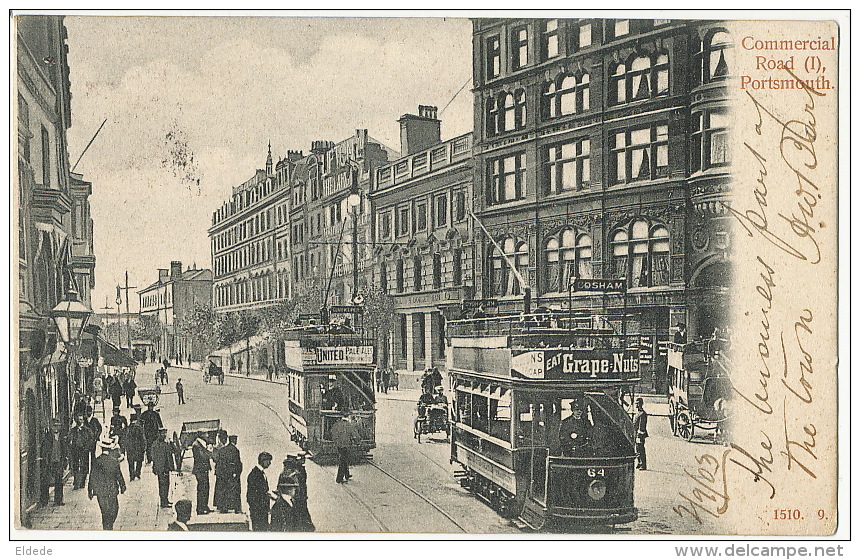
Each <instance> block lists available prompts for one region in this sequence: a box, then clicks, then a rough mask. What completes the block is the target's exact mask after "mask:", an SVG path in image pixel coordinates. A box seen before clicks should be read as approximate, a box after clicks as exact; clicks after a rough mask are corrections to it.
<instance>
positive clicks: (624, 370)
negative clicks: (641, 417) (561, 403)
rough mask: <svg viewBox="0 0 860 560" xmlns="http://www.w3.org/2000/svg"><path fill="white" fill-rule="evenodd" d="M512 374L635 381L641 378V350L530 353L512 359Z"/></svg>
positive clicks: (542, 351)
mask: <svg viewBox="0 0 860 560" xmlns="http://www.w3.org/2000/svg"><path fill="white" fill-rule="evenodd" d="M511 373H512V375H514V376H515V377H525V378H528V379H559V380H583V381H588V380H596V379H635V378H637V377H639V351H638V350H637V349H635V348H630V349H626V350H575V349H574V350H529V351H526V352H522V353H519V354H513V355H512V356H511Z"/></svg>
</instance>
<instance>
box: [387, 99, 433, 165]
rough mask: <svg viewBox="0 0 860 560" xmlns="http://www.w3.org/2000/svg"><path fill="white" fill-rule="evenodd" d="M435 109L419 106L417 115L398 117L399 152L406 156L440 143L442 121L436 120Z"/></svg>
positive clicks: (429, 106) (428, 106)
mask: <svg viewBox="0 0 860 560" xmlns="http://www.w3.org/2000/svg"><path fill="white" fill-rule="evenodd" d="M436 112H437V109H436V107H433V106H432V105H419V106H418V114H417V115H410V114H406V115H403V116H402V117H400V119H398V121H397V122H399V123H400V151H401V155H404V156H408V155H411V154H414V153H416V152H420V151H422V150H426V149H427V148H429V147H430V146H433V145H435V144H438V143H439V142H441V141H442V121H440V120H439V119H437V118H436Z"/></svg>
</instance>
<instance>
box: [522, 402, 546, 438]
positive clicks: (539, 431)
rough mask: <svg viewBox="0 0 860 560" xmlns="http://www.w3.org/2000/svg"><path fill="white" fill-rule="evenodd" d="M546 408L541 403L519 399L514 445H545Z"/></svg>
mask: <svg viewBox="0 0 860 560" xmlns="http://www.w3.org/2000/svg"><path fill="white" fill-rule="evenodd" d="M546 410H547V409H546V407H545V405H544V404H543V403H530V402H525V401H520V402H519V403H518V404H517V432H516V434H517V441H516V442H515V443H516V445H518V446H530V445H537V446H538V447H542V446H544V445H546V421H545V418H544V416H545V414H546Z"/></svg>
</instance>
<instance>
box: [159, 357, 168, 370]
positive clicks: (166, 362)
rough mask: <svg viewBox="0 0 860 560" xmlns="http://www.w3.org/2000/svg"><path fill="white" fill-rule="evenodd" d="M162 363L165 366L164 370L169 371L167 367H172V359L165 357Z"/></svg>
mask: <svg viewBox="0 0 860 560" xmlns="http://www.w3.org/2000/svg"><path fill="white" fill-rule="evenodd" d="M161 365H163V366H164V370H165V371H167V368H169V367H170V361H169V360H168V359H167V358H164V361H163V362H161Z"/></svg>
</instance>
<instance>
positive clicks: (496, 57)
mask: <svg viewBox="0 0 860 560" xmlns="http://www.w3.org/2000/svg"><path fill="white" fill-rule="evenodd" d="M485 48H486V53H485V54H486V57H487V58H486V64H487V66H486V71H487V79H488V80H489V79H491V78H495V77H497V76H498V75H499V74H500V73H501V71H502V50H501V43H500V42H499V36H498V35H493V36H492V37H487V39H486V47H485Z"/></svg>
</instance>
